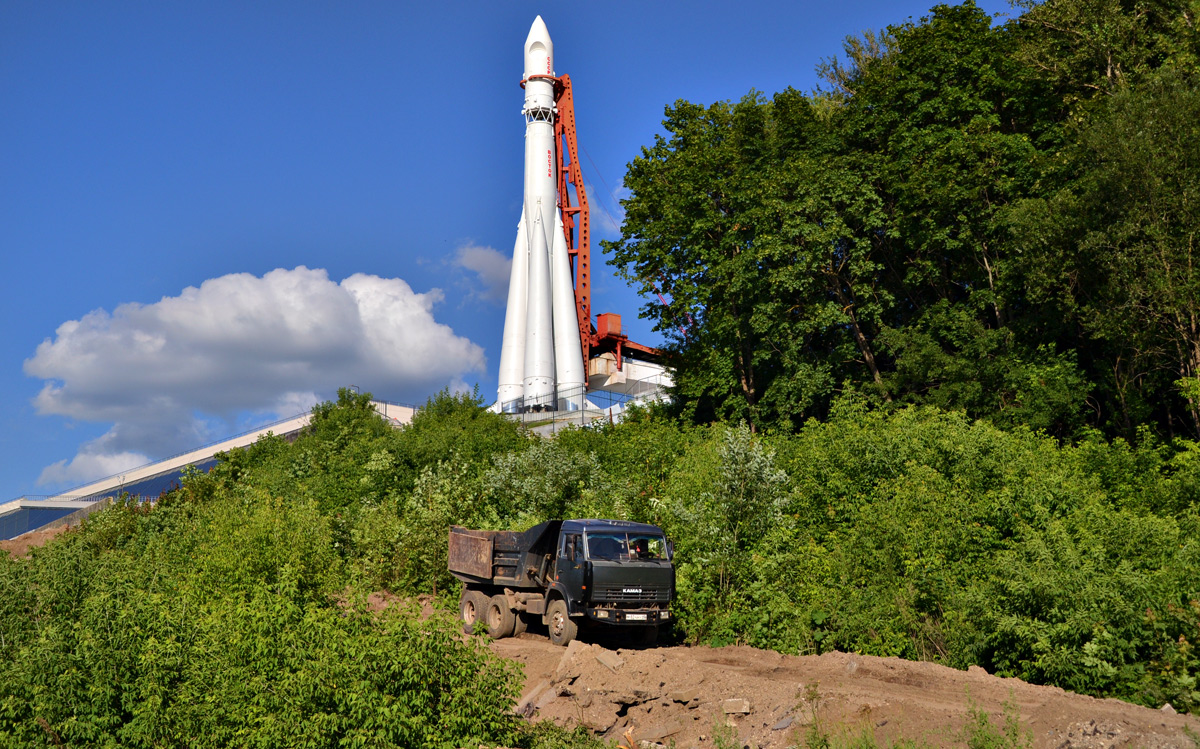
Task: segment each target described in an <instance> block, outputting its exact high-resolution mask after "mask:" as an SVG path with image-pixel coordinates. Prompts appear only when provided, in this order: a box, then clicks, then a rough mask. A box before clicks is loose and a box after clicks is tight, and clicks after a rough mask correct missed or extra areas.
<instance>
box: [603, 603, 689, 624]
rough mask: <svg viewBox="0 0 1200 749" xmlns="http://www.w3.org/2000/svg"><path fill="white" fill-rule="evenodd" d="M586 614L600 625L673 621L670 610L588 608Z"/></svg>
mask: <svg viewBox="0 0 1200 749" xmlns="http://www.w3.org/2000/svg"><path fill="white" fill-rule="evenodd" d="M584 613H585V614H586V616H587V618H588V619H590V620H592V621H594V622H596V623H598V624H616V625H646V624H665V623H666V622H669V621H670V620H671V610H670V609H668V608H661V609H659V608H652V609H651V608H647V609H619V608H614V607H608V606H604V607H599V606H598V607H595V608H592V607H588V608H587V609H585V611H584Z"/></svg>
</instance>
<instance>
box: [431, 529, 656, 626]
mask: <svg viewBox="0 0 1200 749" xmlns="http://www.w3.org/2000/svg"><path fill="white" fill-rule="evenodd" d="M671 557H672V548H671V545H670V544H669V543H668V542H667V539H666V536H665V535H664V534H663V532H662V529H661V528H659V527H657V526H654V525H648V524H646V523H630V522H626V521H623V520H551V521H549V522H545V523H541V524H540V525H536V526H534V527H533V528H530V529H529V530H527V531H523V532H521V531H482V530H469V529H467V528H463V527H460V526H452V527H451V528H450V550H449V568H450V573H451V574H452V575H454V576H455V577H456V578H458V579H459V580H461V581H462V582H463V593H462V597H461V599H460V600H459V614H460V615H461V617H462V622H463V631H465V632H467V633H471V632H474V631H475V628H476V627H477V626H479V625H480V624H482V625H483V626H484V627H486V628H487V632H488V634H489V635H490V636H492V637H494V638H500V637H509V636H512V635H516V634H520V633H522V632H524V631H525V629H526V628H527V627H528V625H529V624H530V623H531V622H533V621H540V622H542V623H543V624H545V625H546V627H547V629H548V630H549V633H550V640H551V642H554V643H555V644H556V645H566V644H567V643H568V642H570V641H571V640H573V639H575V636H576V634H577V633H578V631H579V627H580V625H581V624H584V623H586V624H587V625H588V626H592V627H603V628H608V629H611V631H614V632H621V633H624V634H627V635H628V636H629V638H630V639H631V640H633V641H635V642H638V643H641V644H652V643H654V642H655V641H656V640H657V639H658V631H659V627H660V626H661V625H663V624H665V623H667V622H668V621H670V617H671V610H670V606H671V601H672V599H673V598H674V595H675V567H674V565H673V564H672V559H671Z"/></svg>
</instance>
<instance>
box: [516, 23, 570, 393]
mask: <svg viewBox="0 0 1200 749" xmlns="http://www.w3.org/2000/svg"><path fill="white" fill-rule="evenodd" d="M553 78H554V44H553V43H552V42H551V41H550V32H548V31H547V30H546V24H545V22H544V21H542V17H541V16H538V17H537V18H535V19H534V21H533V26H532V27H530V29H529V36H528V37H526V39H525V74H524V77H523V80H524V84H525V108H524V110H522V111H523V113H524V115H525V203H524V206H523V207H522V208H521V220H520V222H519V223H518V224H517V241H516V245H515V246H514V247H513V262H512V276H511V278H510V279H509V282H508V310H507V312H506V315H505V318H504V341H503V343H502V345H501V348H500V388H499V401H500V405H501V406H502V407H503V409H504V410H505V411H509V412H516V411H528V410H546V409H556V410H568V409H574V408H577V407H578V405H579V404H580V403H582V400H583V398H582V395H583V387H584V371H583V369H584V366H583V347H582V345H581V344H580V340H579V323H578V319H577V317H576V311H575V287H574V284H573V282H572V280H571V260H570V257H569V256H568V253H567V240H566V235H565V234H564V233H563V222H562V212H561V211H560V209H559V205H558V174H557V170H558V168H559V164H560V161H559V158H558V151H557V145H558V144H557V143H556V142H555V137H554V118H555V116H556V110H555V107H554V80H553ZM568 399H569V400H568Z"/></svg>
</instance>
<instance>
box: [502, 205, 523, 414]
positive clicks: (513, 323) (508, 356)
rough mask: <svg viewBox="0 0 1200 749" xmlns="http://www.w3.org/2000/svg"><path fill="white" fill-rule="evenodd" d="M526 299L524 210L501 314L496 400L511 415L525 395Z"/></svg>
mask: <svg viewBox="0 0 1200 749" xmlns="http://www.w3.org/2000/svg"><path fill="white" fill-rule="evenodd" d="M528 300H529V232H528V229H527V227H526V222H525V209H523V208H522V209H521V220H520V222H519V223H518V224H517V239H516V242H515V243H514V245H513V259H512V271H511V272H510V274H509V280H508V304H507V306H506V309H505V312H504V338H503V339H502V343H501V345H500V388H499V391H498V393H497V396H498V397H497V400H499V401H500V407H501V408H502V409H503V410H504V411H506V412H510V413H515V412H517V411H518V410H519V406H520V400H519V399H520V398H521V396H522V395H524V393H525V327H526V310H527V308H528V304H529V302H528Z"/></svg>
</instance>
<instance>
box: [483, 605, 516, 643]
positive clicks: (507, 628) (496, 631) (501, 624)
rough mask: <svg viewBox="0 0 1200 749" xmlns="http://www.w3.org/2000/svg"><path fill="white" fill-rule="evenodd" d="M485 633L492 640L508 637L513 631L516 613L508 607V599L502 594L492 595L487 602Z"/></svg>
mask: <svg viewBox="0 0 1200 749" xmlns="http://www.w3.org/2000/svg"><path fill="white" fill-rule="evenodd" d="M486 611H487V614H486V616H487V619H486V626H487V633H488V637H491V638H492V639H493V640H499V639H500V638H502V637H508V636H509V635H511V634H512V633H513V625H514V622H515V620H516V614H515V613H514V612H513V610H512V609H511V608H509V607H508V599H507V598H505V597H504V596H502V595H494V596H492V597H491V598H490V599H488V602H487V609H486Z"/></svg>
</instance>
